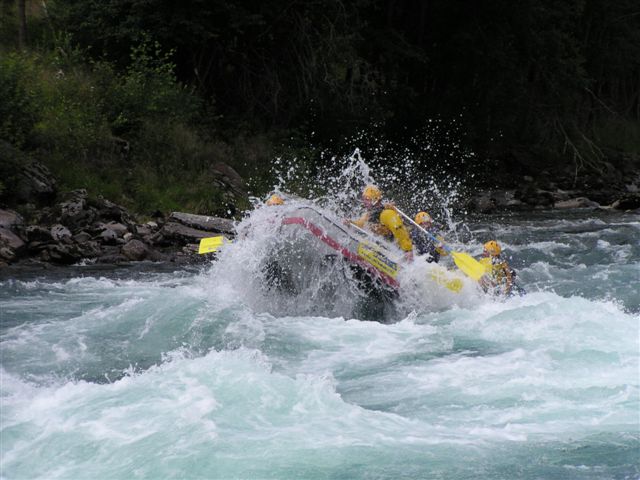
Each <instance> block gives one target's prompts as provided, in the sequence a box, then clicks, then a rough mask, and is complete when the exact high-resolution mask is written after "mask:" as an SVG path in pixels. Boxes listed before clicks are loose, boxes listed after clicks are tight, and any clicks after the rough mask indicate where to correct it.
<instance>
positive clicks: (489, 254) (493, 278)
mask: <svg viewBox="0 0 640 480" xmlns="http://www.w3.org/2000/svg"><path fill="white" fill-rule="evenodd" d="M480 263H481V264H482V265H484V268H485V269H486V272H487V273H486V274H485V275H484V276H483V277H482V278H481V279H480V286H481V287H482V289H483V290H484V291H485V293H493V294H495V295H504V296H511V295H513V294H515V293H520V294H521V291H520V290H521V289H519V288H518V287H516V286H515V276H516V273H515V272H514V271H513V270H512V269H511V267H510V266H509V264H508V263H507V261H506V260H505V259H504V258H503V257H502V247H500V244H498V242H496V241H495V240H490V241H488V242H487V243H485V244H484V249H483V251H482V258H481V259H480Z"/></svg>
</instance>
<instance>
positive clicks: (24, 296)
mask: <svg viewBox="0 0 640 480" xmlns="http://www.w3.org/2000/svg"><path fill="white" fill-rule="evenodd" d="M468 226H469V231H468V232H467V234H466V238H461V240H464V241H465V243H466V244H467V245H468V246H469V248H470V249H471V251H472V253H474V254H477V253H479V251H480V248H481V247H480V245H481V241H483V240H485V239H487V238H488V237H497V238H499V239H500V240H502V241H503V243H504V245H505V248H506V251H507V253H508V254H509V255H510V256H511V262H512V264H513V265H514V266H515V267H516V269H517V270H518V275H519V278H520V282H521V283H522V285H523V286H524V287H525V288H526V289H527V290H528V292H529V294H528V295H527V296H524V297H517V298H511V299H508V300H494V299H491V298H487V297H483V296H481V295H480V294H479V293H477V292H476V291H474V290H472V288H471V287H470V286H468V285H466V286H465V289H464V290H463V293H462V294H461V295H460V296H459V297H453V296H452V295H451V294H449V293H447V292H445V293H442V292H438V291H437V289H436V287H434V286H431V287H428V289H427V290H428V291H427V292H426V293H425V292H423V291H422V290H417V291H415V292H408V294H409V295H408V296H411V294H413V297H418V298H421V299H422V303H418V304H415V303H412V304H411V305H410V308H406V305H405V308H399V309H398V312H399V316H398V318H395V319H393V320H394V322H392V323H390V324H381V323H377V322H365V321H360V320H358V319H357V318H349V317H348V316H347V317H340V316H332V315H326V314H323V312H329V311H331V308H330V307H331V305H329V304H330V303H331V302H332V301H334V300H332V299H331V298H326V299H324V300H318V298H319V297H317V296H312V295H311V296H309V298H313V302H310V303H309V305H306V304H305V303H304V302H305V301H307V300H308V298H307V297H305V296H304V295H303V296H302V298H300V299H299V300H298V301H297V305H296V308H293V309H292V310H291V311H290V313H287V310H286V309H287V308H289V307H288V305H289V304H288V303H287V302H285V301H284V300H283V299H281V298H278V297H277V295H275V294H271V296H270V294H269V292H266V293H265V292H264V291H258V290H256V288H255V285H256V283H259V282H257V280H256V278H254V277H252V276H251V273H250V272H251V266H252V265H253V263H254V259H255V255H256V253H255V252H256V248H255V245H254V244H251V241H250V240H247V242H246V243H245V244H243V243H242V241H241V242H238V243H237V244H236V245H234V246H233V249H229V251H228V253H225V254H223V258H222V259H221V260H220V261H219V262H218V263H216V264H212V265H207V266H205V267H203V268H193V267H192V268H187V269H180V270H178V269H177V268H171V267H170V266H167V265H164V266H159V265H151V264H149V265H144V264H143V265H139V266H136V267H130V268H121V269H116V268H110V269H104V268H98V267H92V266H87V267H72V268H68V269H62V270H57V269H53V270H49V271H42V272H28V271H25V272H19V273H15V271H13V272H14V273H11V274H7V273H6V272H5V273H3V274H2V275H4V277H2V280H0V321H1V330H0V341H1V344H0V346H1V349H2V350H1V353H2V359H1V360H2V362H1V363H2V365H1V370H0V373H1V380H2V381H1V385H0V387H1V397H0V400H1V402H2V403H1V407H2V408H1V412H0V419H1V431H0V442H1V444H0V453H1V468H0V477H2V478H3V479H21V478H47V479H49V478H65V479H79V478H82V479H84V478H87V479H89V478H91V479H93V478H123V479H124V478H154V479H155V478H221V479H222V478H224V479H227V478H247V479H249V478H278V479H283V478H296V479H297V478H308V479H315V478H345V479H354V478H355V479H358V478H363V479H364V478H366V479H369V478H390V479H391V478H394V479H395V478H412V479H414V478H442V479H451V478H469V479H471V478H474V479H476V478H492V479H493V478H496V479H497V478H501V479H513V478H524V479H555V478H557V479H636V478H640V460H639V458H640V455H639V453H640V433H639V430H640V418H639V415H640V413H639V412H640V398H639V395H640V393H639V392H640V390H639V384H640V367H639V362H640V359H639V357H640V353H639V352H640V345H639V336H640V294H639V293H638V291H639V289H638V287H639V283H640V273H639V272H640V243H639V239H640V219H639V218H638V216H637V215H636V216H634V215H628V214H627V215H623V214H607V213H593V212H573V213H566V214H564V215H563V216H562V217H559V216H556V215H550V214H544V213H539V214H536V215H535V216H534V215H523V216H514V217H509V218H495V217H488V218H483V219H476V220H475V221H473V222H469V223H468ZM225 255H226V256H225ZM239 259H246V261H244V262H242V263H243V264H242V265H239ZM234 262H235V263H234ZM234 265H236V267H234ZM9 275H13V278H9ZM416 292H417V293H419V295H417V293H416ZM429 292H431V293H429ZM430 296H432V297H438V298H439V300H438V302H435V303H433V302H431V299H430V298H427V297H430ZM336 301H337V300H336ZM340 301H342V302H344V301H345V300H344V298H343V299H341V300H340ZM447 302H449V303H447ZM305 305H306V306H309V307H313V308H312V309H310V310H309V312H310V313H307V314H300V311H304V310H305V309H304V308H300V307H305ZM274 312H277V313H274Z"/></svg>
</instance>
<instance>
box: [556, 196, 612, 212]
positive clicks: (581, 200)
mask: <svg viewBox="0 0 640 480" xmlns="http://www.w3.org/2000/svg"><path fill="white" fill-rule="evenodd" d="M553 206H554V208H561V209H566V208H596V207H599V206H600V204H598V203H597V202H594V201H593V200H589V199H588V198H587V197H577V198H571V199H569V200H562V201H560V202H556V203H555V204H554V205H553Z"/></svg>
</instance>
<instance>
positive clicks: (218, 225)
mask: <svg viewBox="0 0 640 480" xmlns="http://www.w3.org/2000/svg"><path fill="white" fill-rule="evenodd" d="M169 221H170V222H171V221H173V222H176V223H180V224H182V225H186V226H187V227H192V228H195V229H197V230H204V231H205V232H215V233H233V232H234V230H235V229H234V226H233V221H232V220H229V219H228V218H220V217H210V216H207V215H194V214H192V213H183V212H172V213H171V215H170V216H169Z"/></svg>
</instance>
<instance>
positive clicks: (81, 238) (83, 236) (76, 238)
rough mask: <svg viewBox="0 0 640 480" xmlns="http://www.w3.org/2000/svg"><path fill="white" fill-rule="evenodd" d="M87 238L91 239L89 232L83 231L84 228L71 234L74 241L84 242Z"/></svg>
mask: <svg viewBox="0 0 640 480" xmlns="http://www.w3.org/2000/svg"><path fill="white" fill-rule="evenodd" d="M89 240H91V235H90V234H89V233H87V232H85V231H84V230H82V231H80V232H78V233H76V234H75V235H74V236H73V241H74V242H76V243H86V242H88V241H89Z"/></svg>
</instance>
